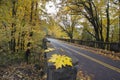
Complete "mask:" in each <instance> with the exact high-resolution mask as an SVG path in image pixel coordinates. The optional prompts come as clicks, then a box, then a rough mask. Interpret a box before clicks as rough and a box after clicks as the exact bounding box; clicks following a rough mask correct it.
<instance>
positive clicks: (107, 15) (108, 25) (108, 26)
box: [106, 0, 110, 42]
mask: <svg viewBox="0 0 120 80" xmlns="http://www.w3.org/2000/svg"><path fill="white" fill-rule="evenodd" d="M106 17H107V32H106V42H109V31H110V17H109V0H108V2H107V9H106Z"/></svg>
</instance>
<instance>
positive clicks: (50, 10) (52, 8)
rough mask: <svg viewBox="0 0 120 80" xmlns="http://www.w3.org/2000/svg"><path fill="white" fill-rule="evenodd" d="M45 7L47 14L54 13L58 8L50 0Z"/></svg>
mask: <svg viewBox="0 0 120 80" xmlns="http://www.w3.org/2000/svg"><path fill="white" fill-rule="evenodd" d="M45 7H46V10H47V13H49V14H53V15H56V14H57V12H58V11H59V8H57V7H56V6H55V3H54V2H52V1H49V2H47V3H46V6H45Z"/></svg>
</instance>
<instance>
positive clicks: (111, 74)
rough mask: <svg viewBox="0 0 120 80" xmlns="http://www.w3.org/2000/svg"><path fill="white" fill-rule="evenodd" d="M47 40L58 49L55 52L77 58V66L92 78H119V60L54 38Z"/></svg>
mask: <svg viewBox="0 0 120 80" xmlns="http://www.w3.org/2000/svg"><path fill="white" fill-rule="evenodd" d="M48 40H49V41H50V42H51V44H52V45H53V46H54V48H55V49H56V50H57V51H58V52H56V53H59V52H61V51H64V52H65V53H63V54H65V55H70V56H71V58H72V59H77V60H78V66H79V68H80V69H82V71H83V72H85V73H86V74H88V75H91V76H92V78H93V79H92V80H120V61H115V60H112V59H109V58H107V57H104V56H101V55H99V54H95V53H92V52H89V51H87V50H83V49H81V48H80V47H77V46H74V45H71V44H68V43H64V42H62V41H59V40H56V39H50V38H48ZM59 50H61V51H59ZM61 54H62V53H61Z"/></svg>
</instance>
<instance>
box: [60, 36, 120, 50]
mask: <svg viewBox="0 0 120 80" xmlns="http://www.w3.org/2000/svg"><path fill="white" fill-rule="evenodd" d="M58 39H59V40H62V41H67V42H71V43H76V44H79V45H85V46H89V47H94V48H100V49H105V50H109V51H114V52H120V43H118V42H100V41H83V40H75V39H73V40H70V39H63V38H58Z"/></svg>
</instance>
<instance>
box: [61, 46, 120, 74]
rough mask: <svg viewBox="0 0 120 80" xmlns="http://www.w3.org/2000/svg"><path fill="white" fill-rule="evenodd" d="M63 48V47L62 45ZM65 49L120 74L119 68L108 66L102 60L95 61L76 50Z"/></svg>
mask: <svg viewBox="0 0 120 80" xmlns="http://www.w3.org/2000/svg"><path fill="white" fill-rule="evenodd" d="M61 46H62V45H61ZM63 47H65V46H63ZM65 48H67V49H69V50H71V51H73V52H75V53H77V54H79V55H81V56H83V57H85V58H87V59H90V60H92V61H94V62H96V63H99V64H101V65H103V66H104V67H107V68H109V69H111V70H114V71H116V72H118V73H120V69H119V68H117V67H114V66H111V65H109V64H107V63H104V62H102V61H100V60H97V59H95V58H93V57H90V56H88V55H85V54H84V53H80V52H78V51H76V50H74V49H71V48H68V47H65Z"/></svg>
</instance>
